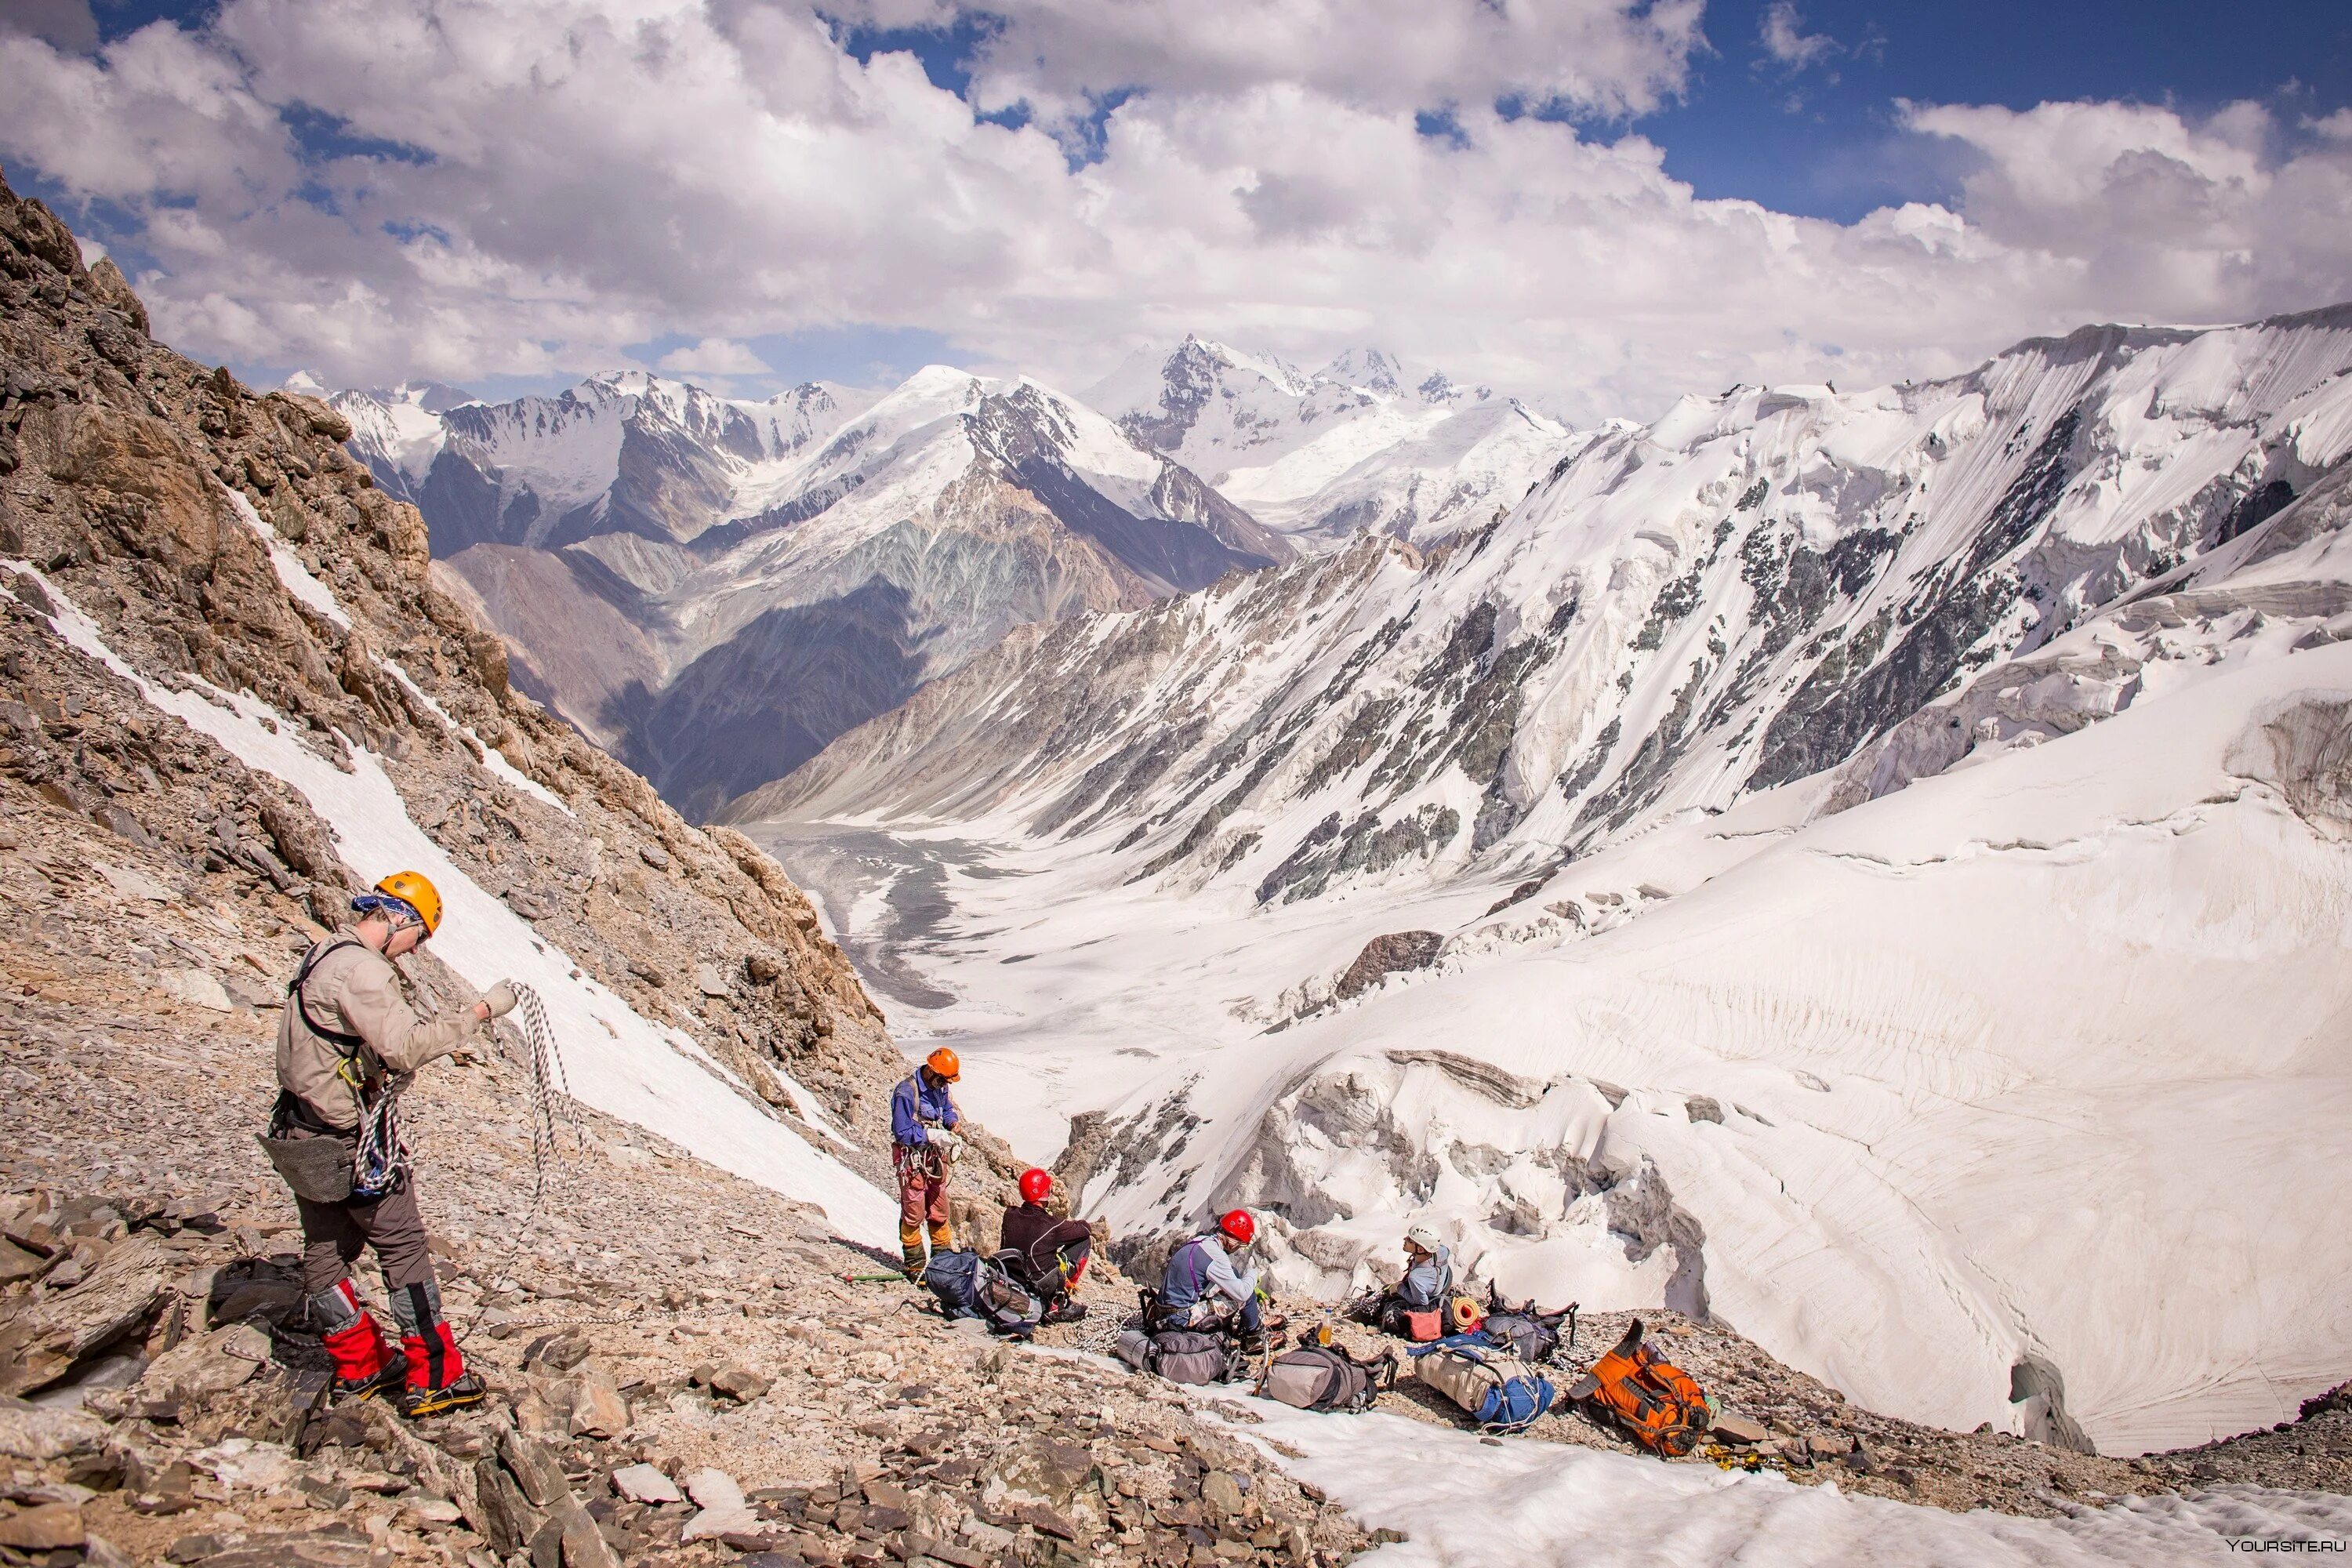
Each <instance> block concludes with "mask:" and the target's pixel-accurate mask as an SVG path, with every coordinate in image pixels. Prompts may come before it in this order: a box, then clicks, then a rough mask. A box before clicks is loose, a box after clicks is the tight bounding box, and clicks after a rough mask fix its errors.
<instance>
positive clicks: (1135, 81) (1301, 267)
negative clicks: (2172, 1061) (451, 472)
mask: <svg viewBox="0 0 2352 1568" xmlns="http://www.w3.org/2000/svg"><path fill="white" fill-rule="evenodd" d="M858 4H859V5H862V8H861V9H855V10H845V11H842V12H839V13H837V14H836V13H826V14H820V13H819V12H818V11H817V10H816V9H815V8H814V6H813V5H809V4H806V3H805V0H503V3H492V0H224V3H223V4H222V5H221V6H220V7H219V9H218V11H217V12H216V14H215V16H214V19H213V20H212V22H211V23H210V24H209V25H208V26H205V27H202V28H199V29H193V30H192V29H187V28H181V27H175V26H171V25H168V24H161V23H159V24H154V25H152V26H148V27H146V28H143V29H142V30H141V31H139V32H137V33H134V34H132V35H131V36H129V37H124V38H121V39H118V40H116V41H114V42H113V43H111V44H110V45H108V46H107V47H105V48H104V49H103V50H102V51H100V52H98V53H96V54H79V53H76V52H74V51H72V50H70V49H59V48H58V47H53V46H52V45H51V44H49V43H47V42H44V41H42V40H40V39H37V38H34V37H26V36H23V35H21V34H19V35H4V34H0V153H5V156H6V157H7V158H8V159H9V161H10V162H11V163H12V165H13V166H14V170H13V172H15V173H17V174H23V173H25V172H26V171H27V170H29V171H31V172H33V173H36V174H38V175H39V176H40V177H41V178H42V179H43V180H44V181H46V182H47V184H48V185H49V187H50V188H51V189H53V190H55V191H57V192H59V193H61V194H62V195H64V196H65V197H66V198H67V199H68V205H69V206H73V207H75V213H74V216H76V217H77V219H78V221H80V222H81V223H83V224H84V225H86V226H90V227H92V229H93V231H94V232H95V234H96V235H97V237H99V238H100V239H101V240H103V241H104V242H106V243H107V244H108V245H109V246H110V247H111V249H112V250H113V252H114V254H115V256H116V257H117V259H118V260H121V261H122V262H123V264H124V265H125V266H126V267H129V268H132V269H133V270H134V271H135V272H136V273H137V274H138V281H139V283H140V286H141V288H142V290H143V291H144V292H145V294H146V295H147V297H148V300H149V302H150V304H151V307H152V311H153V314H154V317H155V320H156V322H157V325H158V330H159V331H161V332H162V333H163V334H164V335H165V336H166V337H168V338H170V339H171V340H172V341H173V342H178V343H179V344H181V345H182V346H184V347H185V348H187V349H188V350H189V351H191V352H192V353H198V354H201V355H205V356H206V357H211V358H222V359H230V360H234V361H236V362H237V363H241V364H247V365H253V366H257V367H260V366H275V367H279V368H286V367H290V366H294V365H307V366H310V367H312V368H314V369H316V370H317V371H318V372H319V373H320V374H321V375H322V376H323V377H325V378H326V379H328V380H330V381H336V382H341V383H343V384H361V385H367V384H391V383H394V382H397V381H399V380H402V379H404V378H408V377H415V376H424V377H432V378H435V379H439V380H444V381H453V382H462V381H465V380H467V379H471V378H477V377H481V376H486V375H497V374H505V375H515V374H523V375H529V374H553V373H557V372H565V373H576V372H586V371H591V370H594V369H600V368H605V367H609V366H611V365H614V364H618V363H626V361H627V360H628V357H629V356H628V351H627V349H626V347H625V345H628V344H632V343H644V342H648V341H655V340H667V341H670V342H677V341H678V340H679V339H681V338H683V339H688V340H693V341H695V344H696V346H694V347H693V348H690V349H686V350H682V351H679V354H675V355H671V356H669V357H668V358H667V359H665V361H664V362H663V363H664V365H665V367H666V368H676V369H677V370H678V371H679V373H680V374H709V375H726V376H743V377H756V376H757V375H758V374H759V372H757V371H756V370H753V369H751V368H750V357H749V356H748V353H747V352H745V357H736V356H737V355H738V353H739V352H744V351H740V345H741V343H742V342H743V341H744V340H746V339H761V338H764V337H767V336H769V335H771V334H791V333H795V332H804V331H811V330H814V329H826V328H835V327H843V326H870V327H877V328H917V329H922V330H924V331H929V332H937V333H941V334H944V335H946V336H947V337H948V338H949V339H950V341H951V342H952V343H953V345H954V348H955V352H956V353H958V354H960V355H961V356H963V357H964V358H965V359H966V360H967V361H968V362H972V363H980V364H983V365H992V366H997V367H1005V366H1017V367H1019V368H1022V369H1024V370H1028V371H1032V372H1034V373H1036V374H1041V375H1043V376H1045V377H1046V378H1048V379H1051V380H1055V381H1057V382H1058V383H1060V384H1066V385H1084V384H1087V383H1089V382H1091V381H1092V380H1093V379H1094V378H1095V377H1096V376H1097V375H1098V374H1101V373H1102V372H1103V371H1104V370H1106V369H1108V367H1109V366H1110V365H1111V364H1113V363H1116V362H1117V361H1118V358H1119V357H1121V356H1122V355H1123V353H1125V352H1126V350H1127V349H1128V348H1129V347H1131V346H1132V345H1133V344H1134V343H1135V342H1139V341H1142V340H1160V339H1166V338H1171V337H1174V336H1177V335H1180V334H1181V333H1182V332H1184V331H1204V332H1210V333H1214V334H1216V335H1219V336H1222V337H1225V338H1228V339H1232V340H1234V341H1237V342H1244V343H1250V344H1255V345H1262V346H1264V347H1266V348H1269V349H1272V350H1274V351H1276V352H1278V353H1284V354H1286V355H1288V356H1290V357H1293V358H1295V359H1297V360H1300V361H1302V362H1306V363H1320V362H1321V360H1323V359H1325V358H1328V356H1329V354H1330V353H1332V352H1334V351H1336V350H1337V349H1339V348H1342V347H1346V346H1349V345H1353V344H1357V343H1362V342H1380V343H1382V344H1384V345H1385V346H1387V347H1389V348H1391V350H1392V351H1394V352H1396V353H1401V354H1402V355H1405V356H1407V357H1408V358H1411V359H1412V360H1414V361H1415V362H1417V363H1437V364H1440V365H1443V366H1444V367H1445V368H1446V370H1447V371H1448V372H1449V373H1450V374H1454V376H1456V377H1457V378H1458V379H1462V380H1465V381H1473V380H1475V381H1480V382H1486V383H1489V384H1496V385H1499V386H1505V387H1510V388H1514V389H1525V390H1528V391H1532V392H1541V393H1545V394H1548V395H1550V396H1552V397H1553V398H1554V399H1555V400H1556V401H1557V402H1558V403H1559V405H1561V406H1564V407H1566V408H1568V409H1570V411H1572V412H1573V413H1575V414H1577V415H1578V416H1581V417H1588V418H1589V417H1594V416H1600V415H1604V414H1618V413H1632V414H1636V415H1646V414H1649V413H1652V412H1654V411H1655V410H1656V409H1657V408H1658V407H1659V406H1661V405H1663V404H1664V401H1666V400H1667V399H1669V398H1670V397H1671V396H1673V395H1675V394H1677V393H1679V392H1682V391H1685V390H1690V389H1693V388H1700V389H1705V390H1710V391H1711V390H1714V389H1716V388H1718V387H1720V386H1722V385H1724V384H1727V383H1729V382H1732V381H1748V382H1756V381H1763V380H1772V379H1790V380H1819V379H1821V378H1822V377H1823V376H1827V375H1834V376H1835V377H1836V378H1837V379H1838V380H1839V382H1840V383H1841V384H1857V383H1862V382H1866V381H1868V380H1870V379H1874V378H1878V377H1890V378H1891V377H1895V376H1901V375H1922V374H1941V373H1944V372H1948V371H1951V370H1956V369H1958V368H1961V367H1963V366H1965V365H1966V364H1968V363H1972V362H1973V361H1974V360H1976V359H1978V358H1979V357H1981V356H1982V355H1983V354H1984V353H1988V352H1990V351H1992V350H1994V349H1997V348H1999V347H2000V346H2002V344H2003V343H2005V342H2009V341H2011V340H2014V339H2015V338H2017V337H2020V336H2023V335H2025V334H2027V333H2031V332H2037V331H2053V330H2063V329H2064V328H2066V327H2069V326H2072V325H2074V324H2077V323H2078V322H2080V321H2084V320H2087V319H2116V318H2124V319H2152V318H2162V319H2176V320H2177V319H2192V320H2219V319H2227V318H2242V317H2247V316H2252V315H2258V314H2261V313H2263V312H2266V311H2271V310H2284V309H2292V308H2301V307H2305V306H2309V305H2315V304H2318V303H2323V302H2328V301H2332V300H2336V299H2341V298H2345V297H2347V296H2352V234H2347V231H2346V226H2344V225H2343V224H2342V222H2341V215H2342V214H2343V213H2344V212H2346V211H2347V210H2352V189H2347V181H2352V139H2347V138H2344V137H2336V136H2331V135H2329V134H2326V133H2325V132H2323V131H2321V130H2318V129H2314V128H2301V129H2300V130H2299V131H2298V132H2297V133H2296V134H2295V135H2294V136H2292V137H2290V136H2287V135H2286V134H2285V133H2284V132H2283V131H2282V129H2281V128H2280V127H2277V126H2274V125H2272V124H2270V123H2269V122H2268V121H2267V120H2266V118H2265V117H2264V116H2263V114H2262V111H2261V110H2256V109H2239V110H2227V111H2224V112H2223V113H2222V114H2220V115H2215V116H2211V117H2209V118H2206V119H2202V120H2193V119H2190V118H2188V117H2184V116H2181V115H2179V114H2178V113H2176V112H2174V111H2172V110H2162V109H2147V108H2136V107H2131V106H2121V105H2113V104H2053V105H2043V106H2042V108H2040V109H2036V110H2029V111H2023V112H2012V111H2010V110H1985V109H1978V108H1971V107H1969V106H1952V105H1944V106H1928V105H1909V106H1906V109H1905V110H1904V113H1905V116H1906V120H1905V125H1906V132H1905V133H1906V134H1910V135H1915V136H1921V137H1927V136H1933V137H1937V138H1942V139H1946V140H1947V141H1948V142H1950V143H1951V144H1953V145H1955V146H1958V147H1959V148H1961V149H1962V150H1963V151H1964V152H1965V153H1967V155H1968V156H1969V159H1970V160H1972V167H1973V169H1974V172H1973V173H1972V174H1969V177H1968V179H1967V182H1966V184H1965V186H1964V198H1963V199H1962V200H1961V201H1960V202H1958V204H1956V205H1955V207H1954V208H1946V207H1940V206H1935V205H1917V204H1915V205H1906V206H1902V207H1896V208H1890V209H1887V210H1884V211H1881V212H1877V213H1874V214H1871V215H1870V216H1867V217H1865V218H1864V219H1862V220H1861V221H1859V222H1857V223H1853V224H1837V223H1831V222H1826V221H1822V220H1816V219H1810V218H1799V217H1793V216H1788V215H1784V214H1779V213H1774V212H1771V211H1769V210H1767V209H1765V208H1763V207H1760V206H1759V205H1755V204H1753V203H1749V202H1744V201H1703V200H1699V199H1697V198H1696V197H1695V196H1694V195H1693V194H1692V192H1691V190H1690V188H1689V187H1688V186H1686V185H1685V184H1681V183H1680V182H1678V181H1676V180H1675V179H1673V178H1672V177H1670V176H1668V175H1667V174H1665V173H1664V166H1663V154H1662V153H1661V152H1660V150H1659V149H1658V148H1657V147H1656V146H1654V144H1652V143H1651V142H1648V141H1646V140H1644V139H1643V138H1642V137H1639V136H1632V135H1624V136H1619V137H1617V138H1616V139H1615V140H1613V141H1612V140H1608V139H1606V138H1604V137H1602V136H1600V135H1597V134H1595V133H1594V132H1591V131H1590V130H1582V129H1580V128H1579V126H1578V125H1577V124H1575V123H1563V122H1560V121H1555V120H1550V119H1539V118H1537V117H1534V116H1517V117H1514V116H1510V115H1507V114H1505V113H1503V112H1501V111H1498V110H1496V107H1495V103H1496V95H1497V94H1498V93H1499V94H1503V95H1505V96H1509V95H1517V96H1519V97H1521V98H1528V99H1531V98H1536V97H1542V98H1545V99H1547V100H1549V99H1563V100H1574V101H1579V102H1582V103H1586V104H1589V105H1593V106H1601V105H1608V104H1612V103H1613V104H1616V105H1619V106H1621V107H1622V106H1625V105H1637V104H1640V103H1643V102H1647V101H1654V100H1655V99H1656V98H1657V97H1658V96H1659V95H1662V94H1669V93H1671V92H1673V91H1674V90H1675V86H1676V84H1677V83H1678V82H1679V80H1680V75H1679V73H1680V71H1681V70H1682V68H1683V62H1684V61H1685V58H1687V55H1688V53H1689V51H1690V50H1691V49H1692V48H1694V47H1697V31H1696V29H1697V18H1698V12H1697V7H1696V4H1689V5H1677V4H1671V3H1664V0H1661V3H1657V4H1649V5H1639V4H1626V5H1602V4H1601V3H1599V0H1577V3H1576V4H1563V5H1558V6H1541V7H1538V6H1527V5H1507V6H1504V5H1490V4H1486V3H1483V0H1453V3H1450V4H1449V3H1444V0H1412V3H1411V4H1407V3H1405V0H1396V4H1395V5H1394V6H1393V10H1392V14H1390V13H1382V14H1383V15H1385V16H1387V18H1388V21H1389V22H1390V23H1391V24H1392V26H1374V25H1372V24H1371V23H1370V22H1365V21H1361V20H1358V21H1354V22H1350V23H1349V24H1347V25H1344V26H1343V25H1339V23H1337V22H1335V21H1334V20H1333V18H1334V17H1335V16H1338V15H1339V13H1338V11H1337V10H1336V6H1337V0H1329V4H1328V5H1317V4H1310V3H1309V0H1276V3H1274V4H1268V5H1246V6H1244V5H1240V3H1239V0H1129V3H1127V4H1121V5H1098V4H1092V3H1085V4H1082V3H1081V0H1025V3H1024V4H1019V5H1009V4H1008V5H997V6H992V8H991V9H992V11H994V12H998V13H1000V14H1002V15H1003V17H1004V20H1003V28H1002V30H1001V31H1000V32H998V33H996V34H995V35H994V37H992V39H991V40H990V41H989V42H988V43H987V44H986V45H985V46H984V47H983V48H982V52H981V54H980V55H979V56H978V57H977V58H975V59H974V60H973V62H972V65H973V70H974V76H973V84H974V85H973V87H972V89H971V98H970V99H969V100H967V99H966V98H963V97H959V96H958V95H957V94H956V93H954V92H950V91H946V90H942V89H940V88H937V87H935V86H933V85H932V83H931V82H930V81H929V79H928V78H927V77H926V75H925V73H924V71H923V69H922V68H921V67H920V65H919V63H918V62H917V61H916V60H915V59H914V58H912V57H911V56H908V55H905V54H890V53H885V54H877V55H875V56H873V57H872V58H870V59H867V60H866V61H863V62H861V61H860V60H858V59H856V58H854V57H853V56H852V55H851V54H850V53H848V52H846V50H845V47H844V43H843V37H842V35H841V30H840V29H841V27H842V26H843V25H844V21H845V20H846V21H849V22H859V23H864V24H870V25H872V26H918V25H923V24H925V23H927V22H935V21H937V20H939V19H940V16H941V15H942V14H943V13H941V12H940V10H939V9H938V8H937V5H936V4H935V0H858ZM1364 4H1365V5H1370V6H1371V7H1373V8H1374V9H1375V10H1378V9H1379V7H1380V6H1381V5H1386V4H1388V0H1364ZM1228 5H1230V7H1231V8H1230V11H1229V12H1228V11H1226V10H1221V9H1220V7H1225V6H1228ZM1204 8H1205V9H1206V10H1207V11H1209V12H1212V13H1214V16H1213V18H1212V20H1214V18H1215V17H1222V18H1223V25H1218V26H1212V25H1207V24H1205V23H1203V22H1202V14H1203V11H1204ZM1327 12H1328V15H1327ZM1348 15H1349V16H1357V15H1358V14H1357V13H1356V12H1355V11H1354V10H1352V9H1350V10H1349V13H1348ZM1796 25H1797V24H1796V20H1795V18H1794V17H1793V16H1792V17H1791V19H1790V26H1791V27H1792V29H1793V28H1795V27H1796ZM1317 26H1321V27H1323V28H1325V29H1327V30H1328V36H1327V37H1324V38H1323V39H1322V40H1321V42H1320V43H1319V44H1318V45H1316V46H1314V47H1309V46H1308V45H1307V44H1306V43H1304V42H1302V41H1301V40H1303V39H1306V38H1308V37H1310V36H1311V35H1312V32H1313V29H1314V28H1316V27H1317ZM1800 36H1801V35H1800ZM1121 85H1126V86H1130V87H1139V88H1140V89H1142V90H1139V91H1138V92H1136V93H1135V94H1134V95H1133V96H1131V97H1129V98H1128V99H1127V100H1125V101H1124V102H1122V103H1120V104H1119V105H1118V107H1117V108H1116V109H1115V110H1111V111H1109V112H1108V113H1107V114H1101V115H1099V116H1098V120H1099V123H1098V124H1097V126H1096V127H1095V131H1094V135H1095V137H1096V138H1097V140H1096V141H1095V142H1093V143H1092V145H1094V146H1096V147H1097V148H1098V150H1099V153H1100V156H1099V159H1098V160H1097V161H1094V162H1090V163H1083V164H1080V165H1079V166H1076V167H1074V166H1073V163H1072V161H1071V160H1070V159H1069V158H1068V157H1067V156H1066V149H1065V146H1064V145H1063V143H1062V142H1059V141H1057V140H1056V134H1055V133H1056V132H1057V131H1061V130H1064V129H1065V128H1064V127H1061V126H1058V125H1056V124H1055V123H1054V121H1053V116H1054V113H1055V112H1056V111H1055V110H1054V108H1053V106H1054V104H1055V103H1057V102H1058V103H1064V104H1087V103H1097V102H1098V101H1099V95H1101V94H1103V93H1105V92H1108V90H1110V89H1112V88H1114V87H1118V86H1121ZM1016 92H1017V93H1019V94H1021V95H1023V96H1024V97H1027V96H1029V95H1033V94H1034V98H1035V103H1036V104H1037V105H1042V106H1043V107H1042V108H1040V109H1039V110H1038V113H1037V116H1036V118H1035V119H1034V120H1033V121H1032V122H1030V123H1027V124H1020V125H1008V124H1003V123H996V122H993V121H989V120H983V119H981V118H979V116H978V115H977V114H976V112H975V110H985V109H987V108H988V107H989V106H990V105H992V104H1001V103H1003V102H1005V101H1009V100H1007V99H1006V97H1005V95H1007V94H1012V93H1016ZM1088 95H1096V96H1095V97H1091V98H1090V97H1089V96H1088ZM1440 101H1442V102H1444V103H1445V104H1450V105H1452V109H1451V111H1450V114H1449V116H1448V117H1447V119H1446V121H1445V123H1446V125H1447V127H1448V131H1449V133H1448V134H1446V135H1444V136H1427V135H1423V134H1421V133H1419V132H1418V130H1417V128H1416V114H1417V113H1418V112H1421V111H1425V110H1431V109H1432V108H1433V107H1434V106H1435V105H1436V104H1438V103H1439V102H1440ZM2289 142H2292V143H2293V144H2292V145H2291V146H2290V145H2288V143H2289ZM19 183H20V184H21V183H22V182H21V180H20V182H19ZM77 204H78V205H77ZM681 355H684V356H691V357H692V361H693V363H691V364H689V363H688V359H687V358H683V357H680V356H681ZM673 360H674V361H676V365H675V367H673V366H672V364H671V362H672V361H673ZM730 366H742V367H744V368H740V369H733V368H728V367H730Z"/></svg>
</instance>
